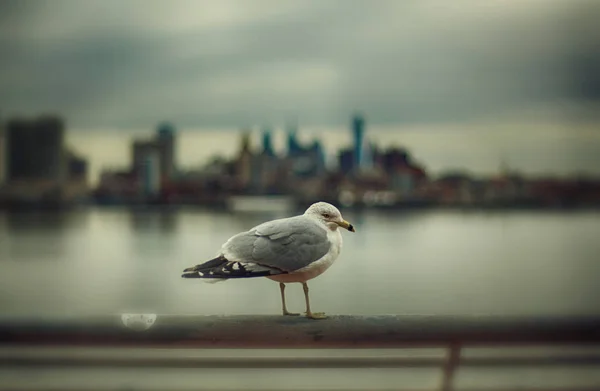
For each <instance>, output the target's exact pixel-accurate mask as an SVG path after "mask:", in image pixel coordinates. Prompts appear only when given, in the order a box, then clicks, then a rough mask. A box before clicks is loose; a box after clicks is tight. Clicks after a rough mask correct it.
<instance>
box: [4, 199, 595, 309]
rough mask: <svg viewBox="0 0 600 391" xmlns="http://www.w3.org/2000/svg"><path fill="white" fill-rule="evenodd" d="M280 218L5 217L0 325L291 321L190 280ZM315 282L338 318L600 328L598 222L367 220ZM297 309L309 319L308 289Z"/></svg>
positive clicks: (315, 290)
mask: <svg viewBox="0 0 600 391" xmlns="http://www.w3.org/2000/svg"><path fill="white" fill-rule="evenodd" d="M277 217H282V215H278V214H272V215H258V214H246V215H241V216H240V215H233V214H229V213H225V212H212V211H208V210H200V209H183V210H179V211H174V212H165V211H163V212H160V211H146V212H142V211H137V212H135V211H130V210H127V209H90V210H83V211H78V212H70V213H65V214H34V213H28V214H2V215H0V313H1V315H2V316H3V317H9V318H32V317H35V318H39V317H71V316H81V315H92V314H108V313H110V314H113V313H120V312H153V313H159V314H200V315H209V314H279V313H280V297H279V288H278V286H277V283H275V282H273V281H270V280H267V279H262V278H261V279H248V280H235V281H227V282H223V283H217V284H206V283H203V282H201V281H200V280H184V279H182V278H181V277H180V275H181V271H182V270H183V269H184V268H185V267H188V266H191V265H194V264H197V263H200V262H202V261H204V260H207V259H210V257H212V256H213V255H215V254H216V252H217V250H218V248H219V246H220V244H221V243H222V242H224V241H225V240H227V239H228V238H229V237H230V236H231V235H233V234H235V233H237V232H239V231H241V230H245V229H248V228H250V227H252V226H253V225H256V224H258V223H260V222H262V221H264V220H267V219H272V218H277ZM344 217H345V218H346V219H347V220H349V221H350V222H352V223H354V225H355V226H356V227H357V233H355V234H353V233H349V232H343V237H344V248H343V250H342V255H341V257H340V259H339V260H338V261H337V262H336V264H334V266H332V268H331V269H329V270H328V271H327V272H326V273H325V274H323V275H322V276H320V277H318V278H317V279H315V280H313V281H311V282H310V283H309V286H310V288H311V293H310V294H311V304H312V307H313V310H315V311H325V312H327V313H330V314H356V315H363V314H438V315H469V314H491V315H600V304H598V297H599V296H600V284H598V282H599V281H600V258H599V255H598V254H600V240H598V232H600V230H599V229H598V228H600V219H599V217H600V213H598V212H570V213H566V212H565V213H561V212H523V211H519V212H516V211H515V212H508V213H505V212H504V213H500V212H489V213H488V212H458V211H425V212H411V213H407V212H404V213H402V212H394V213H381V212H364V213H360V214H359V213H352V212H350V211H347V212H345V213H344ZM286 293H287V296H288V308H289V309H290V310H292V311H296V312H299V311H302V310H303V309H304V299H303V294H302V289H301V286H300V285H298V284H291V285H289V286H288V289H287V290H286Z"/></svg>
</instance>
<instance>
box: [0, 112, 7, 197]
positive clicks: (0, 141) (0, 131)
mask: <svg viewBox="0 0 600 391" xmlns="http://www.w3.org/2000/svg"><path fill="white" fill-rule="evenodd" d="M5 144H6V143H5V140H4V124H3V123H1V122H0V186H2V185H3V184H4V175H5V173H4V171H5V168H6V162H5V159H6V153H5V146H6V145H5Z"/></svg>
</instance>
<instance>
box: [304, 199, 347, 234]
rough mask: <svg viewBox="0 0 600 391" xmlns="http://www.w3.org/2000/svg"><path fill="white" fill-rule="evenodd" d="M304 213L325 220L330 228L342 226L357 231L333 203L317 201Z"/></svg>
mask: <svg viewBox="0 0 600 391" xmlns="http://www.w3.org/2000/svg"><path fill="white" fill-rule="evenodd" d="M304 215H306V216H308V217H312V218H314V219H317V220H319V221H321V222H323V223H324V224H325V225H327V226H328V227H329V228H330V229H337V227H342V228H345V229H347V230H348V231H350V232H355V230H354V226H353V225H352V224H350V223H349V222H347V221H346V220H344V218H343V217H342V214H341V213H340V211H339V210H338V208H336V207H335V206H333V205H331V204H328V203H327V202H317V203H315V204H312V205H311V206H310V207H309V208H308V209H307V210H306V212H304Z"/></svg>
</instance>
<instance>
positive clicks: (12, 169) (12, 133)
mask: <svg viewBox="0 0 600 391" xmlns="http://www.w3.org/2000/svg"><path fill="white" fill-rule="evenodd" d="M6 132H7V146H6V148H7V151H8V159H7V160H8V167H7V174H6V179H7V181H8V182H9V183H10V182H14V181H19V180H34V179H44V180H53V181H62V180H64V179H65V174H66V170H65V164H64V160H65V159H64V148H63V144H64V134H65V130H64V123H63V121H62V120H61V119H60V118H57V117H42V118H39V119H37V120H33V121H30V120H24V119H14V120H10V121H9V122H8V124H7V129H6Z"/></svg>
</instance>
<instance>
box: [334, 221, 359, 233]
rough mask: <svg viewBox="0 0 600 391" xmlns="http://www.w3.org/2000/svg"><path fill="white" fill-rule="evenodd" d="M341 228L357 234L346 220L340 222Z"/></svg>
mask: <svg viewBox="0 0 600 391" xmlns="http://www.w3.org/2000/svg"><path fill="white" fill-rule="evenodd" d="M337 224H338V225H339V226H340V227H342V228H345V229H347V230H348V231H350V232H356V231H355V230H354V226H353V225H352V224H350V223H349V222H347V221H346V220H343V221H342V222H338V223H337Z"/></svg>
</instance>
